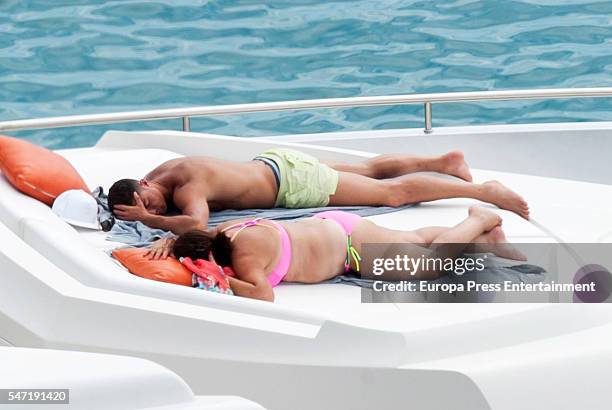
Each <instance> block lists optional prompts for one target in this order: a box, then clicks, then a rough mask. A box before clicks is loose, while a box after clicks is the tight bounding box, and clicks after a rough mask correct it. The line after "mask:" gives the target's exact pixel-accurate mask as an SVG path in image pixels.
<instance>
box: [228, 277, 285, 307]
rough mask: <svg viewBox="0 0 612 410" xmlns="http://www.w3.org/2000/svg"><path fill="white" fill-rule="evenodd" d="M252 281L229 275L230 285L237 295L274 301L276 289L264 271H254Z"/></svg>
mask: <svg viewBox="0 0 612 410" xmlns="http://www.w3.org/2000/svg"><path fill="white" fill-rule="evenodd" d="M251 275H252V276H253V279H252V280H250V281H247V280H243V279H238V278H232V277H231V276H230V277H228V279H229V284H230V287H231V288H232V291H233V292H234V294H235V295H236V296H242V297H245V298H251V299H260V300H267V301H268V302H274V291H273V290H272V286H270V283H269V282H268V279H267V278H266V277H265V275H264V273H263V272H257V271H254V272H252V274H251ZM251 275H248V276H251Z"/></svg>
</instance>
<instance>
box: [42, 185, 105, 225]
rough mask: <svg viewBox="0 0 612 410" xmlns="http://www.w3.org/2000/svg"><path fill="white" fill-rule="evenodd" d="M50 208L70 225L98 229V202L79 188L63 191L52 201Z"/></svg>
mask: <svg viewBox="0 0 612 410" xmlns="http://www.w3.org/2000/svg"><path fill="white" fill-rule="evenodd" d="M52 210H53V212H54V213H55V214H56V215H57V216H59V217H60V218H62V219H63V220H64V221H66V222H68V223H69V224H70V225H75V226H80V227H83V228H90V229H100V224H98V203H97V202H96V200H95V198H94V197H93V196H91V195H90V194H88V193H87V192H85V191H83V190H81V189H71V190H69V191H66V192H63V193H62V194H61V195H60V196H58V197H57V198H56V199H55V201H54V202H53V208H52Z"/></svg>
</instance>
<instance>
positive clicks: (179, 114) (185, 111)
mask: <svg viewBox="0 0 612 410" xmlns="http://www.w3.org/2000/svg"><path fill="white" fill-rule="evenodd" d="M611 96H612V87H601V88H557V89H535V90H507V91H470V92H457V93H437V94H407V95H389V96H376V97H348V98H329V99H316V100H298V101H279V102H266V103H254V104H233V105H217V106H202V107H187V108H169V109H159V110H146V111H128V112H117V113H105V114H86V115H71V116H65V117H49V118H34V119H26V120H13V121H2V122H0V132H3V131H17V130H27V129H41V128H58V127H70V126H79V125H94V124H114V123H122V122H131V121H150V120H163V119H172V118H181V119H182V124H183V130H184V131H189V130H190V118H191V117H199V116H213V115H228V114H245V113H256V112H272V111H286V110H303V109H315V108H346V107H368V106H375V105H407V104H424V116H425V128H424V132H425V133H430V132H432V131H433V118H432V117H433V110H432V105H433V103H436V104H438V103H454V102H461V101H489V100H533V99H559V98H585V97H611Z"/></svg>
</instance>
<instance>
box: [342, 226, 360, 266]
mask: <svg viewBox="0 0 612 410" xmlns="http://www.w3.org/2000/svg"><path fill="white" fill-rule="evenodd" d="M351 258H353V260H354V261H355V267H356V268H357V272H359V271H360V270H361V267H360V266H359V262H361V255H359V252H357V249H355V247H354V246H353V243H352V240H351V235H347V236H346V259H345V261H344V271H345V272H348V271H349V269H351Z"/></svg>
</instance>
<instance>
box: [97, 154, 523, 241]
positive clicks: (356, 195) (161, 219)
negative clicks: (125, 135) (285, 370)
mask: <svg viewBox="0 0 612 410" xmlns="http://www.w3.org/2000/svg"><path fill="white" fill-rule="evenodd" d="M422 171H427V172H437V173H440V174H446V175H451V176H454V177H456V179H454V180H449V179H443V178H437V177H433V176H429V175H421V174H418V172H422ZM462 197H465V198H473V199H478V200H481V201H483V202H488V203H492V204H494V205H497V206H498V207H500V208H503V209H507V210H510V211H512V212H515V213H517V214H519V215H520V216H522V217H523V218H529V207H528V205H527V203H526V202H525V200H523V198H521V197H520V196H519V195H518V194H516V193H515V192H513V191H511V190H510V189H508V188H507V187H505V186H503V185H502V184H500V183H499V182H497V181H489V182H485V183H484V184H475V183H472V176H471V174H470V172H469V168H468V166H467V164H466V163H465V161H464V159H463V154H461V153H460V152H457V151H454V152H450V153H448V154H445V155H441V156H438V157H415V156H410V155H406V154H397V155H395V154H393V155H380V156H377V157H374V158H369V159H366V160H365V161H363V162H361V163H355V164H344V163H336V164H333V165H332V164H330V165H327V164H323V163H321V162H320V161H318V160H317V159H316V158H314V157H312V156H310V155H308V154H305V153H301V152H298V151H294V150H290V149H287V148H278V149H273V150H268V151H266V152H264V153H263V154H261V155H260V156H259V157H257V158H256V159H255V160H252V161H247V162H233V161H224V160H220V159H215V158H208V157H189V158H179V159H174V160H170V161H168V162H166V163H164V164H162V165H160V166H158V167H157V168H155V169H154V170H153V171H151V172H150V173H149V174H148V175H147V176H146V177H145V178H144V179H142V180H140V181H137V180H133V179H124V180H120V181H118V182H116V183H115V184H114V185H113V186H112V187H111V189H110V191H109V197H108V201H109V207H110V208H111V210H112V211H113V212H114V213H115V215H116V216H117V217H118V218H120V219H124V220H137V221H141V222H143V223H145V224H146V225H148V226H150V227H152V228H159V229H164V230H167V231H173V232H174V233H176V234H181V233H184V232H186V231H188V230H191V229H206V228H207V224H208V218H209V212H210V210H223V209H246V208H271V207H273V206H277V207H286V208H310V207H322V206H327V205H331V206H343V205H353V206H359V205H366V206H392V207H397V206H402V205H405V204H409V203H417V202H426V201H433V200H437V199H444V198H462ZM171 205H174V206H175V207H176V208H177V209H178V210H179V211H180V212H181V215H177V216H167V215H166V213H167V210H168V207H169V206H171Z"/></svg>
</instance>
